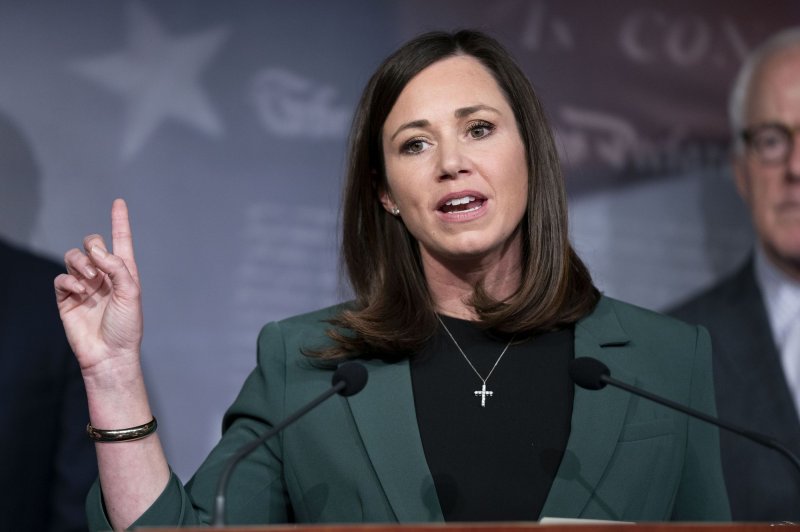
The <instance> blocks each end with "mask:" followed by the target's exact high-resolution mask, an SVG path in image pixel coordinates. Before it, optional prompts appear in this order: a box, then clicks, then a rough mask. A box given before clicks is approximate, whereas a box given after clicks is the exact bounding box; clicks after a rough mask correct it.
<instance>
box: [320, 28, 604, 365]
mask: <svg viewBox="0 0 800 532" xmlns="http://www.w3.org/2000/svg"><path fill="white" fill-rule="evenodd" d="M454 55H468V56H471V57H474V58H476V59H477V60H478V61H480V62H481V63H482V64H483V66H485V67H486V68H487V69H488V70H489V71H490V72H491V73H492V74H493V76H494V78H495V80H496V81H497V83H498V85H499V86H500V88H501V90H502V91H503V93H504V94H505V97H506V99H507V100H508V103H509V104H510V106H511V109H513V111H514V116H515V117H516V122H517V126H518V128H519V132H520V135H521V136H522V142H523V144H524V145H525V147H526V155H527V163H528V203H527V210H526V212H525V215H524V218H523V219H522V221H521V223H520V233H521V236H522V265H521V284H520V287H519V289H518V291H517V292H516V293H515V294H514V295H512V296H510V297H508V298H507V299H504V300H502V301H497V300H495V299H493V298H491V297H490V296H489V295H488V294H487V293H486V292H485V291H484V290H483V287H482V286H481V285H480V284H479V285H478V286H476V287H475V291H474V294H473V296H472V299H471V301H470V303H471V304H472V305H473V306H474V308H475V311H476V313H477V315H478V316H479V318H480V320H481V322H482V324H483V325H484V326H485V327H486V328H489V329H492V330H494V331H497V332H501V333H520V332H525V333H535V332H538V331H546V330H553V329H557V328H560V327H564V326H567V325H570V324H572V323H574V322H575V321H577V320H578V319H579V318H581V317H582V316H584V315H586V314H587V313H589V312H590V311H591V310H592V309H593V308H594V306H595V304H596V303H597V300H598V298H599V292H598V291H597V289H596V288H595V287H594V285H593V284H592V280H591V276H590V275H589V272H588V270H587V269H586V267H585V266H584V264H583V262H581V260H580V259H579V258H578V256H577V255H576V253H575V252H574V250H573V249H572V246H571V245H570V243H569V237H568V231H567V203H566V193H565V190H564V183H563V177H562V174H561V166H560V164H559V159H558V153H557V151H556V148H555V143H554V141H553V136H552V134H551V131H550V127H549V125H548V122H547V119H546V117H545V112H544V109H543V108H542V105H541V103H540V102H539V99H538V98H537V97H536V93H535V92H534V90H533V88H532V86H531V84H530V82H529V81H528V79H527V78H526V76H525V74H524V73H523V72H522V70H521V69H520V68H519V66H517V64H516V63H515V62H514V60H513V59H512V58H511V56H510V55H509V53H508V52H507V51H506V50H505V49H504V48H503V47H502V46H501V45H500V43H498V42H497V41H496V40H495V39H493V38H491V37H489V36H487V35H485V34H483V33H480V32H477V31H472V30H462V31H458V32H456V33H445V32H432V33H426V34H424V35H421V36H419V37H417V38H415V39H413V40H411V41H409V42H407V43H406V44H404V45H403V46H402V47H401V48H400V49H398V50H397V51H396V52H394V53H393V54H392V55H391V56H389V57H388V58H387V59H386V60H385V61H384V62H383V63H382V64H381V66H380V67H379V68H378V70H377V71H376V72H375V74H374V75H373V76H372V78H371V79H370V80H369V83H368V84H367V86H366V88H365V89H364V93H363V94H362V96H361V100H360V102H359V104H358V107H357V109H356V112H355V116H354V118H353V125H352V129H351V133H350V144H349V160H348V168H347V177H346V183H345V188H344V196H343V204H342V253H341V257H342V261H343V265H344V267H345V269H346V272H347V274H348V276H349V279H350V283H351V286H352V288H353V290H354V292H355V301H354V302H353V303H352V304H350V305H348V306H346V307H345V308H344V309H343V310H342V311H341V312H340V313H339V314H338V315H337V316H336V317H335V318H334V319H332V320H331V324H332V325H333V326H334V327H333V328H331V329H330V330H329V331H328V335H329V336H330V337H331V338H332V339H333V340H334V341H335V344H334V345H333V346H332V347H330V348H328V349H325V350H321V351H317V352H315V353H313V355H315V356H318V357H322V358H340V357H357V356H368V357H379V358H386V359H392V358H394V359H396V358H400V357H405V356H409V355H410V354H412V353H414V352H415V351H417V350H418V349H419V348H420V347H421V346H422V345H423V344H424V343H425V342H426V341H427V340H428V339H430V337H431V336H432V335H433V334H434V332H435V331H436V328H437V326H438V321H437V318H436V315H435V309H434V305H433V301H432V299H431V296H430V293H429V291H428V286H427V283H426V280H425V277H424V274H423V271H422V263H421V260H420V254H419V248H418V243H417V241H416V240H415V239H414V237H412V236H411V234H410V233H409V231H408V230H407V229H406V226H405V225H404V224H403V222H402V220H401V219H400V218H399V217H395V216H392V215H391V214H389V213H387V212H386V210H385V209H384V208H383V206H382V205H381V203H380V201H379V192H380V191H381V190H386V189H388V184H387V180H386V172H385V170H384V160H383V147H382V141H381V134H382V129H383V125H384V122H385V121H386V117H387V116H388V114H389V112H390V111H391V109H392V107H393V106H394V104H395V102H396V101H397V98H398V97H399V95H400V92H401V91H402V90H403V88H404V87H405V86H406V84H408V82H409V81H410V80H411V79H412V78H413V77H414V76H416V75H417V74H418V73H419V72H420V71H422V70H423V69H425V68H426V67H428V66H430V65H431V64H433V63H435V62H437V61H440V60H442V59H445V58H447V57H451V56H454Z"/></svg>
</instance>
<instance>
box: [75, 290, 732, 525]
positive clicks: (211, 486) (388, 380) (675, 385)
mask: <svg viewBox="0 0 800 532" xmlns="http://www.w3.org/2000/svg"><path fill="white" fill-rule="evenodd" d="M336 311H337V307H333V308H329V309H325V310H321V311H317V312H314V313H311V314H306V315H303V316H299V317H295V318H290V319H287V320H284V321H281V322H276V323H270V324H268V325H266V326H265V327H264V329H263V330H262V331H261V334H260V336H259V342H258V366H257V367H256V369H255V370H254V371H253V372H252V373H251V375H250V376H249V377H248V379H247V381H246V382H245V384H244V387H243V388H242V391H241V393H240V394H239V396H238V398H237V399H236V401H235V402H234V403H233V405H232V406H231V407H230V409H229V410H228V412H227V413H226V415H225V419H224V421H223V437H222V440H221V441H220V442H219V444H218V445H217V446H216V447H215V448H214V450H213V451H212V452H211V454H210V455H209V457H208V458H207V459H206V461H205V462H204V463H203V464H202V466H201V467H200V469H199V470H198V471H197V473H196V474H195V476H194V477H193V478H192V479H191V480H190V481H189V483H188V484H187V485H186V486H185V487H184V486H182V485H181V482H180V481H179V480H178V479H177V477H175V475H173V477H172V479H171V480H170V482H169V484H168V485H167V487H166V488H165V490H164V492H163V493H162V494H161V496H160V497H159V499H158V500H157V501H156V502H155V503H154V504H153V506H151V507H150V508H149V509H148V510H147V511H146V512H145V513H144V514H143V515H142V516H141V518H140V519H139V520H138V521H137V522H136V523H135V525H134V526H156V525H179V524H186V525H188V524H198V523H203V522H207V521H208V520H209V519H210V512H211V508H212V504H213V499H214V491H215V489H216V484H217V480H218V478H219V474H220V470H221V468H222V467H223V466H224V464H225V462H226V459H227V458H228V457H229V456H231V455H232V454H233V453H234V452H235V451H236V450H237V449H238V448H239V447H241V446H242V445H244V444H246V443H248V442H250V441H252V440H254V439H255V438H257V437H258V435H260V434H261V433H263V432H264V431H265V430H267V429H268V428H269V426H270V425H273V424H275V423H276V422H278V421H280V420H281V419H283V418H284V417H286V416H288V415H289V414H291V413H292V412H294V411H295V410H297V409H298V408H300V407H301V406H302V405H303V404H305V403H306V402H308V401H310V400H311V399H313V398H314V397H315V396H317V395H318V394H319V393H321V392H322V391H323V390H325V389H326V388H327V387H328V386H330V379H331V375H332V369H331V368H325V367H321V366H320V364H319V363H318V362H315V361H314V360H311V359H309V358H307V357H305V356H304V355H302V354H301V353H300V349H301V348H302V347H311V346H320V345H324V344H326V343H327V342H329V341H330V340H328V339H327V337H326V335H325V329H326V327H327V326H328V325H327V324H326V323H325V322H324V321H323V320H325V319H326V318H328V317H330V316H332V315H333V314H334V313H335V312H336ZM710 355H711V350H710V343H709V338H708V334H707V333H706V332H705V330H704V329H702V328H698V327H694V326H689V325H686V324H684V323H682V322H679V321H677V320H674V319H672V318H668V317H665V316H662V315H659V314H656V313H653V312H649V311H646V310H643V309H640V308H636V307H634V306H631V305H628V304H625V303H621V302H619V301H616V300H613V299H609V298H605V297H604V298H602V299H601V300H600V302H599V304H598V305H597V307H596V308H595V310H594V311H593V312H592V314H591V315H589V316H587V317H586V318H584V319H582V320H581V321H580V322H578V323H577V324H576V326H575V356H576V357H579V356H590V357H595V358H597V359H599V360H601V361H603V362H604V363H606V364H607V365H608V366H609V368H610V369H611V372H612V375H613V376H614V377H616V378H618V379H620V380H623V381H626V382H628V383H631V384H635V385H639V386H642V387H644V388H646V389H648V390H650V391H652V392H654V393H657V394H661V395H664V396H666V397H668V398H671V399H673V400H675V401H678V402H680V403H683V404H686V405H689V406H691V407H694V408H696V409H699V410H702V411H704V412H707V413H709V414H714V413H715V406H714V390H713V384H712V379H711V358H710ZM364 363H365V365H366V367H367V369H368V371H369V381H368V382H367V386H366V387H365V388H364V390H363V391H362V392H361V393H359V394H357V395H354V396H352V397H348V398H344V397H339V396H335V397H333V398H331V399H329V400H328V401H326V402H325V403H323V404H322V405H320V406H319V407H318V408H317V409H315V410H314V411H312V412H311V413H309V414H308V415H307V416H306V417H304V418H302V419H301V420H300V421H298V422H297V423H295V424H294V425H292V426H290V427H289V428H287V429H286V430H284V431H283V432H282V433H281V434H280V435H279V436H278V437H275V438H273V439H272V440H270V441H269V442H267V444H265V445H264V446H262V447H260V448H259V449H257V450H256V451H255V452H254V453H253V454H251V455H250V456H249V457H248V458H247V459H245V460H244V461H243V462H242V463H241V464H240V465H239V466H238V468H237V469H236V471H235V473H234V474H233V476H232V478H231V483H230V486H229V489H228V510H227V515H228V522H229V523H231V524H254V523H279V522H312V523H313V522H328V523H360V522H401V523H414V522H431V521H433V522H436V521H443V516H442V511H441V508H440V506H439V501H438V499H437V496H436V489H435V487H434V483H433V479H432V477H431V473H430V471H429V470H428V466H427V464H426V461H425V455H424V453H423V449H422V442H421V440H420V435H419V430H418V428H417V419H416V414H415V410H414V399H413V396H412V387H411V376H410V370H409V364H408V361H401V362H397V363H386V362H383V361H379V360H365V361H364ZM443 384H446V383H443ZM543 408H546V405H543ZM442 430H447V427H442ZM453 444H454V445H457V444H458V442H453ZM498 481H502V479H498ZM101 497H102V495H101V493H100V489H99V487H98V486H95V488H94V489H93V491H92V493H90V495H89V499H88V501H87V507H88V511H89V516H90V521H91V524H92V527H93V528H95V529H103V528H108V523H107V521H106V518H105V516H104V514H103V509H102V501H101ZM545 516H547V517H581V518H594V519H612V520H626V521H667V520H690V521H698V520H713V521H727V520H729V519H730V514H729V509H728V500H727V496H726V493H725V487H724V484H723V480H722V474H721V468H720V458H719V442H718V433H717V430H716V429H715V428H713V427H712V426H710V425H707V424H705V423H703V422H701V421H696V420H692V419H689V418H687V417H686V416H684V415H681V414H677V413H674V412H672V411H670V410H668V409H666V408H664V407H662V406H659V405H656V404H653V403H651V402H649V401H646V400H644V399H639V398H636V397H634V396H632V395H630V394H628V393H627V392H623V391H621V390H617V389H612V388H606V389H603V390H600V391H587V390H583V389H581V388H576V390H575V399H574V406H573V414H572V427H571V432H570V436H569V440H568V443H567V448H566V452H565V455H564V458H563V460H562V463H561V465H560V468H559V470H558V473H557V476H556V479H555V481H554V482H553V485H552V488H551V490H550V493H549V495H548V498H547V501H546V503H545V505H544V508H543V510H542V517H545Z"/></svg>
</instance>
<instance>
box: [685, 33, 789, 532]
mask: <svg viewBox="0 0 800 532" xmlns="http://www.w3.org/2000/svg"><path fill="white" fill-rule="evenodd" d="M729 114H730V121H731V126H732V130H733V131H732V132H733V135H734V161H733V171H734V175H735V181H736V187H737V190H738V192H739V194H740V195H741V197H742V198H743V200H744V201H745V203H746V204H747V206H748V208H749V210H750V214H751V217H752V221H753V225H754V227H755V231H756V235H757V237H758V241H757V242H756V244H755V249H754V252H753V254H752V255H751V256H750V257H749V258H748V260H747V261H746V263H745V264H744V265H743V266H742V267H741V268H740V269H739V270H738V271H736V272H735V273H734V274H733V275H732V276H730V277H729V278H727V279H724V280H723V281H722V282H720V283H719V284H717V285H716V286H714V287H712V288H711V289H709V290H707V291H706V292H704V293H702V294H700V295H699V296H696V297H694V298H693V299H691V300H689V301H688V302H686V303H684V304H682V305H681V306H679V307H678V308H677V309H675V310H674V311H673V314H674V315H676V316H678V317H679V318H681V319H683V320H686V321H689V322H693V323H699V324H701V325H704V326H706V327H707V328H708V329H709V331H710V333H711V337H712V342H713V348H714V381H715V389H716V397H717V409H718V414H719V416H720V418H722V419H724V420H726V421H730V422H732V423H735V424H737V425H739V426H742V427H745V428H749V429H751V430H755V431H758V432H761V433H764V434H767V435H770V436H772V437H774V438H775V439H776V440H778V441H779V442H782V443H783V444H784V445H786V446H787V447H788V448H789V449H790V450H791V451H792V452H793V453H794V454H796V455H800V416H799V414H800V28H794V29H789V30H785V31H783V32H781V33H779V34H777V35H775V36H773V37H772V38H770V39H769V40H768V41H766V42H765V43H764V44H762V45H761V46H760V47H758V48H757V49H756V50H754V51H753V52H752V53H751V54H750V55H749V56H748V58H747V59H746V60H745V63H744V64H743V66H742V68H741V70H740V72H739V75H738V77H737V79H736V82H735V85H734V87H733V90H732V93H731V100H730V108H729ZM720 445H721V448H722V465H723V470H724V473H725V477H726V483H727V487H728V495H729V499H730V504H731V511H732V515H733V518H734V520H737V521H780V520H791V521H800V472H798V471H797V470H796V469H795V468H793V467H792V464H791V463H790V462H789V461H788V460H787V459H786V458H785V457H783V456H781V455H780V454H779V453H777V452H775V451H773V450H771V449H767V448H765V447H761V446H759V445H757V444H755V443H751V442H750V441H748V440H746V439H744V438H742V437H741V436H738V435H735V434H731V433H729V432H727V431H720Z"/></svg>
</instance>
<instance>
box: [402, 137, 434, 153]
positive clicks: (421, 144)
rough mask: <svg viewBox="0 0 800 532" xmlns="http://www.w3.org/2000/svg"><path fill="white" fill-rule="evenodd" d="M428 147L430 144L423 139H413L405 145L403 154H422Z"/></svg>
mask: <svg viewBox="0 0 800 532" xmlns="http://www.w3.org/2000/svg"><path fill="white" fill-rule="evenodd" d="M427 145H428V143H427V142H426V141H424V140H422V139H411V140H409V141H408V142H406V143H405V144H403V153H412V154H413V153H420V152H422V151H424V150H425V147H426V146H427Z"/></svg>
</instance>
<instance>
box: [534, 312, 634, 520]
mask: <svg viewBox="0 0 800 532" xmlns="http://www.w3.org/2000/svg"><path fill="white" fill-rule="evenodd" d="M628 342H629V338H628V335H627V334H626V333H625V331H624V330H623V329H622V326H621V325H620V323H619V320H618V319H617V316H616V314H615V313H614V309H613V306H612V304H611V302H609V301H608V300H607V299H606V298H601V300H600V302H599V303H598V304H597V307H596V308H595V310H594V311H593V312H592V314H590V315H589V316H587V317H586V318H584V319H582V320H581V321H579V322H578V323H577V324H576V326H575V357H576V358H578V357H593V358H596V359H598V360H600V361H602V362H603V363H605V364H606V365H607V366H608V367H609V369H610V370H611V374H612V375H613V376H614V378H616V379H619V380H622V381H625V382H629V383H631V384H633V383H634V381H633V378H632V376H631V375H630V374H628V373H627V372H625V371H624V370H623V369H621V368H620V367H618V366H617V365H616V364H615V363H614V353H615V351H617V350H618V349H620V348H623V349H624V348H625V346H626V345H627V344H628ZM629 400H630V394H629V393H627V392H624V391H622V390H617V389H613V388H609V387H606V388H604V389H602V390H596V391H593V390H584V389H583V388H580V387H578V386H576V387H575V399H574V403H573V409H572V427H571V432H570V436H569V440H568V441H567V448H566V450H565V452H564V457H563V459H562V460H561V465H560V467H559V469H558V472H557V473H556V478H555V480H554V481H553V485H552V487H551V488H550V493H549V494H548V496H547V500H546V501H545V505H544V507H543V508H542V512H541V517H579V516H580V515H581V513H582V511H583V509H584V508H585V507H586V504H587V502H588V501H589V497H590V496H591V495H592V493H593V492H594V491H595V488H596V487H597V484H598V483H599V482H600V479H601V478H602V476H603V473H604V472H605V470H606V467H607V466H608V463H609V460H610V459H611V456H612V455H613V453H614V450H615V448H616V445H617V441H618V438H619V434H620V431H621V430H622V426H623V422H624V420H625V413H626V411H627V406H628V401H629Z"/></svg>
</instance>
